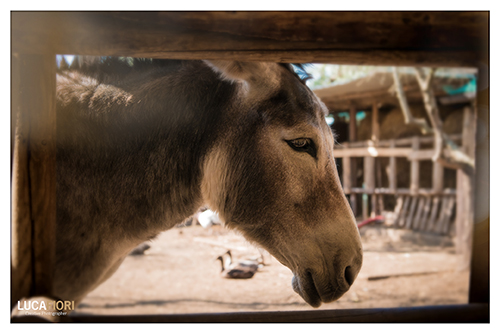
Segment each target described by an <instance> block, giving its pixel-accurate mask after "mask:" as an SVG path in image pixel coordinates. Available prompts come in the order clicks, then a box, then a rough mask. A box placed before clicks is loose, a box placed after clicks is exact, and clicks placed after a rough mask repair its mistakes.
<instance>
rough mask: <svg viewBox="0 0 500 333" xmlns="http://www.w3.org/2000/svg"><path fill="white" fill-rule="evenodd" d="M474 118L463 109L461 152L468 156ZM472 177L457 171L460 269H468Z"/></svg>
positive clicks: (472, 153)
mask: <svg viewBox="0 0 500 333" xmlns="http://www.w3.org/2000/svg"><path fill="white" fill-rule="evenodd" d="M475 127H476V126H475V116H474V113H473V111H472V108H471V107H465V108H464V117H463V127H462V150H463V152H464V153H466V154H467V155H469V156H474V151H475V135H476V130H475ZM473 180H474V175H473V174H471V173H470V172H466V171H464V170H462V169H459V170H457V223H456V228H457V229H456V232H457V253H458V254H459V255H460V256H461V262H460V269H468V268H469V267H470V259H471V251H472V232H473V224H474V207H473V205H474V201H473V200H474V199H473V197H474V193H473V191H474V186H473Z"/></svg>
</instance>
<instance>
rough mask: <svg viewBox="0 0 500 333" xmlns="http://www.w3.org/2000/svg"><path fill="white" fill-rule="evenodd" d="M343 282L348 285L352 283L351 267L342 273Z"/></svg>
mask: <svg viewBox="0 0 500 333" xmlns="http://www.w3.org/2000/svg"><path fill="white" fill-rule="evenodd" d="M344 277H345V280H346V281H347V283H348V284H349V285H352V283H353V282H354V273H353V272H352V268H351V266H347V267H346V269H345V273H344Z"/></svg>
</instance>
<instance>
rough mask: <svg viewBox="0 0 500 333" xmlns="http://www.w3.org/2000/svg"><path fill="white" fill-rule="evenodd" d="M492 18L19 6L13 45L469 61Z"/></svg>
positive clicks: (45, 49)
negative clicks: (69, 9)
mask: <svg viewBox="0 0 500 333" xmlns="http://www.w3.org/2000/svg"><path fill="white" fill-rule="evenodd" d="M488 22H489V13H488V12H139V13H138V12H13V13H12V37H13V38H12V49H13V51H14V52H16V53H17V52H19V53H28V52H30V53H46V54H50V53H56V54H81V55H107V56H131V57H155V58H176V59H215V58H218V59H240V60H247V61H277V62H331V63H345V64H358V65H361V64H386V65H389V64H391V65H394V64H398V65H413V66H414V65H417V64H418V65H421V66H422V65H427V66H430V65H440V66H471V65H475V64H477V63H478V61H480V60H483V61H484V60H486V59H487V57H488ZM424 37H425V38H424ZM290 51H293V52H290Z"/></svg>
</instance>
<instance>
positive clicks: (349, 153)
mask: <svg viewBox="0 0 500 333" xmlns="http://www.w3.org/2000/svg"><path fill="white" fill-rule="evenodd" d="M411 153H412V150H411V148H380V147H364V148H344V149H336V150H335V151H334V153H333V155H334V156H335V157H336V158H341V157H367V156H372V157H390V156H398V157H408V156H409V155H410V154H411Z"/></svg>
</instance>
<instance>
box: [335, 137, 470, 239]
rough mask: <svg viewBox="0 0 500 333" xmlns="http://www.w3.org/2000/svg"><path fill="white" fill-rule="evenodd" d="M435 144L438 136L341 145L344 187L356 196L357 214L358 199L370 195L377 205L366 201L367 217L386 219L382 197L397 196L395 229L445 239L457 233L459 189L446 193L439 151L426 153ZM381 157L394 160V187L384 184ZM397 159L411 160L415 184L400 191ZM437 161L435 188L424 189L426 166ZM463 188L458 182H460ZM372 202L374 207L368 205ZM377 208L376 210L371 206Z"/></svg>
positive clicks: (353, 199) (389, 175) (337, 152)
mask: <svg viewBox="0 0 500 333" xmlns="http://www.w3.org/2000/svg"><path fill="white" fill-rule="evenodd" d="M451 139H452V140H454V141H455V142H456V143H457V144H458V143H460V142H461V141H462V135H461V134H458V135H452V136H451ZM432 143H433V137H417V136H416V137H412V138H404V139H393V140H386V141H378V142H377V141H371V140H370V141H358V142H347V143H343V144H340V145H337V146H336V148H335V157H336V158H337V159H341V160H342V161H341V163H342V184H343V188H344V192H345V194H347V195H349V196H350V201H351V205H352V208H353V210H354V211H355V212H356V207H357V204H358V203H357V200H356V194H363V195H366V196H368V197H369V198H370V199H371V200H363V202H362V215H363V219H366V218H367V217H368V215H378V214H380V210H381V206H383V201H382V196H384V195H393V196H396V205H395V208H394V219H393V221H392V223H393V225H394V226H396V227H400V228H407V229H414V230H422V231H429V232H434V233H439V234H449V233H450V231H452V227H451V226H452V224H453V220H452V218H453V217H454V216H455V215H456V212H455V205H456V202H457V190H456V189H455V188H444V167H443V166H442V165H441V164H440V163H438V162H435V161H432V156H433V154H434V149H433V148H432V147H430V148H425V149H422V148H421V147H423V146H424V145H426V146H429V145H431V144H432ZM359 158H362V159H363V186H362V187H359V186H358V187H356V175H357V173H358V167H359V165H358V163H356V162H357V161H356V160H355V159H359ZM379 158H388V159H389V164H388V166H387V179H388V182H387V184H386V186H385V187H383V186H382V184H381V177H380V172H381V170H380V167H378V168H377V167H376V164H377V162H380V161H378V159H379ZM396 158H406V159H407V160H408V161H409V164H410V169H409V174H410V183H409V185H408V187H398V183H397V176H398V172H408V171H406V170H405V171H402V170H397V164H396ZM425 160H428V161H431V162H432V187H431V188H421V187H420V186H419V184H420V178H421V177H422V175H420V172H419V170H420V162H422V161H425ZM457 183H458V182H457ZM368 201H370V202H371V205H370V204H368ZM370 206H371V209H369V207H370Z"/></svg>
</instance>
